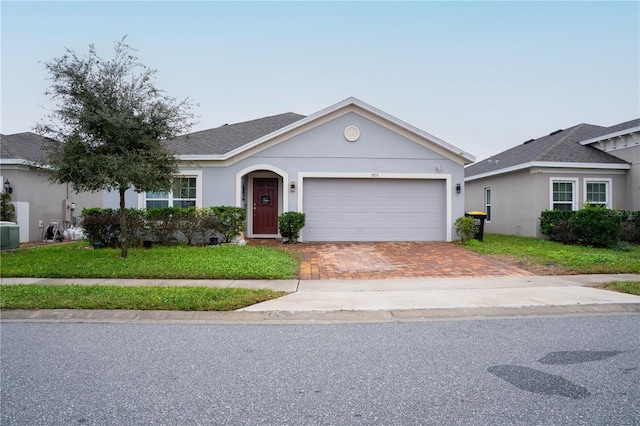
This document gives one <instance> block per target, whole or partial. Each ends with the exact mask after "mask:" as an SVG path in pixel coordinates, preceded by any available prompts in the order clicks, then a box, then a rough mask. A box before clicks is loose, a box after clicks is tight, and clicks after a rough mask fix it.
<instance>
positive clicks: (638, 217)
mask: <svg viewBox="0 0 640 426" xmlns="http://www.w3.org/2000/svg"><path fill="white" fill-rule="evenodd" d="M618 214H619V215H620V220H621V223H620V240H622V241H626V242H629V243H635V244H640V211H638V210H635V211H631V210H620V211H619V212H618Z"/></svg>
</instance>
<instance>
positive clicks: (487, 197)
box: [484, 188, 491, 222]
mask: <svg viewBox="0 0 640 426" xmlns="http://www.w3.org/2000/svg"><path fill="white" fill-rule="evenodd" d="M484 209H485V210H484V211H485V213H486V214H487V222H491V188H485V189H484Z"/></svg>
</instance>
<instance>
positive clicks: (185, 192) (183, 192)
mask: <svg viewBox="0 0 640 426" xmlns="http://www.w3.org/2000/svg"><path fill="white" fill-rule="evenodd" d="M197 184H198V183H197V178H196V177H195V176H180V177H176V178H175V179H174V180H173V186H172V189H171V191H169V192H165V191H158V192H147V193H146V194H145V207H146V208H147V209H152V208H158V207H182V208H187V207H192V206H195V205H196V199H197Z"/></svg>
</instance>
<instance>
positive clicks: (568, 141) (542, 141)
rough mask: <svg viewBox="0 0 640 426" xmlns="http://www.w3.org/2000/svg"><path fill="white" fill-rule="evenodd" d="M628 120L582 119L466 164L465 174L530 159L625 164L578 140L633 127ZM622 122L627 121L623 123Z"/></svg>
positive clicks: (492, 170) (526, 161)
mask: <svg viewBox="0 0 640 426" xmlns="http://www.w3.org/2000/svg"><path fill="white" fill-rule="evenodd" d="M634 121H635V120H634ZM628 123H633V121H632V122H627V123H621V124H618V125H615V126H612V127H602V126H594V125H592V124H584V123H583V124H578V125H577V126H573V127H570V128H568V129H566V130H562V131H558V132H553V133H551V134H549V135H547V136H543V137H541V138H538V139H533V140H530V141H527V142H525V143H523V144H520V145H517V146H515V147H513V148H511V149H508V150H506V151H503V152H501V153H499V154H496V155H494V156H492V157H491V158H488V159H485V160H482V161H478V162H477V163H474V164H472V165H470V166H468V167H467V168H465V176H466V177H471V176H475V175H480V174H483V173H490V172H496V171H499V170H502V169H507V168H510V167H514V166H518V165H521V164H526V163H530V162H533V161H540V162H549V163H600V164H603V163H604V164H626V162H625V161H624V160H622V159H620V158H618V157H614V156H613V155H610V154H607V153H606V152H603V151H600V150H599V149H597V148H594V147H592V146H583V145H581V144H580V142H581V141H584V140H588V139H591V138H595V137H598V136H600V135H604V134H607V133H612V132H614V131H617V130H611V129H614V128H615V129H618V130H623V129H626V128H630V127H634V126H630V125H628ZM623 125H626V127H624V126H623Z"/></svg>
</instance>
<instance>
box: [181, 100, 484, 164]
mask: <svg viewBox="0 0 640 426" xmlns="http://www.w3.org/2000/svg"><path fill="white" fill-rule="evenodd" d="M350 105H355V106H357V107H359V108H361V109H363V110H365V111H368V112H369V113H371V114H374V115H377V116H379V117H382V118H384V119H385V120H387V121H389V122H391V123H393V124H395V125H396V126H399V127H401V128H403V129H405V130H407V131H409V132H411V133H414V134H417V135H419V136H420V137H422V138H424V139H427V140H429V141H431V142H432V143H434V144H436V145H439V146H440V147H442V148H443V149H445V150H446V151H449V152H451V153H453V154H455V155H457V156H460V157H462V158H463V159H464V160H466V161H468V162H469V163H467V164H470V163H473V162H475V161H476V158H475V157H474V156H473V155H471V154H469V153H467V152H465V151H462V150H460V149H458V148H456V147H455V146H453V145H451V144H449V143H447V142H445V141H443V140H441V139H439V138H437V137H435V136H433V135H431V134H429V133H427V132H425V131H423V130H420V129H418V128H417V127H414V126H412V125H410V124H408V123H405V122H404V121H402V120H399V119H397V118H395V117H393V116H392V115H389V114H387V113H386V112H384V111H381V110H379V109H377V108H374V107H373V106H371V105H369V104H366V103H364V102H362V101H361V100H359V99H357V98H354V97H350V98H347V99H345V100H343V101H341V102H338V103H337V104H335V105H331V106H329V107H327V108H324V109H322V110H320V111H318V112H316V113H313V114H311V115H309V116H307V117H305V118H303V119H301V120H298V121H296V122H294V123H291V124H289V125H288V126H285V127H283V128H281V129H278V130H276V131H275V132H272V133H269V134H268V135H265V136H263V137H261V138H258V139H256V140H254V141H252V142H249V143H247V144H245V145H242V146H241V147H238V148H236V149H234V150H232V151H229V152H227V153H225V154H222V155H181V156H179V157H178V158H179V159H181V160H185V161H197V160H214V161H215V160H217V161H224V160H228V159H230V158H232V157H235V156H236V155H238V154H241V153H243V152H245V151H248V150H250V149H252V148H254V147H256V146H258V145H260V144H262V143H264V142H267V141H269V140H271V139H274V138H276V137H278V136H281V135H283V134H285V133H288V132H290V131H292V130H295V129H297V128H300V127H302V126H305V125H307V124H308V123H311V122H313V121H315V120H317V119H319V118H321V117H324V116H327V115H329V114H331V113H334V112H336V111H338V110H340V109H342V108H345V107H347V106H350Z"/></svg>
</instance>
